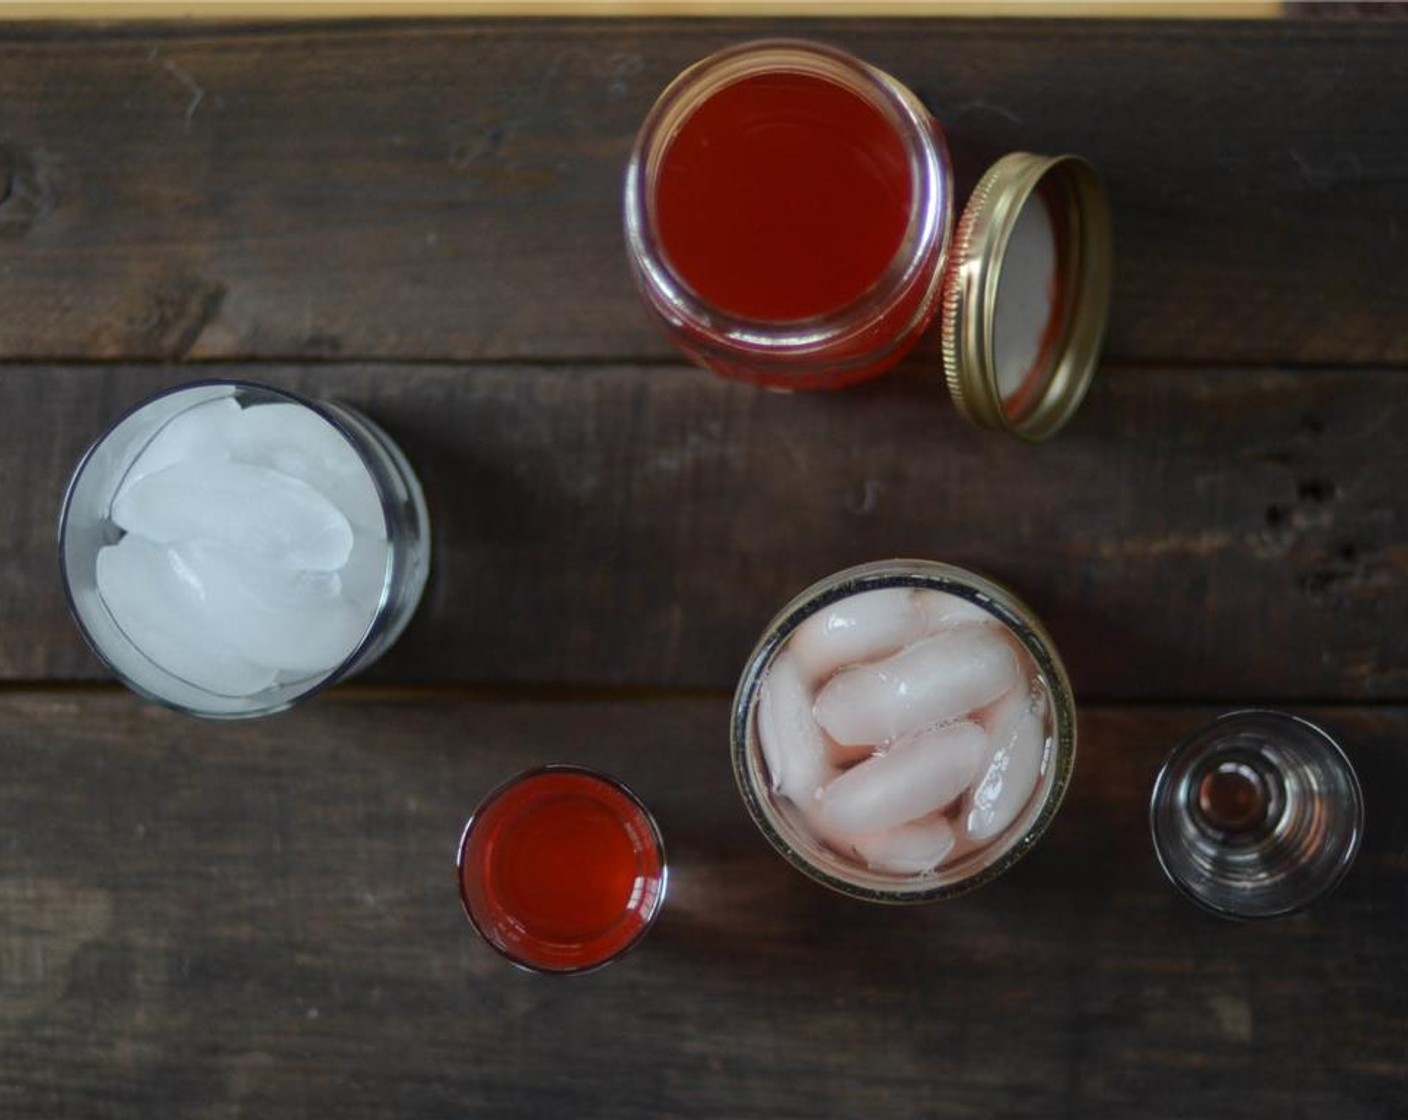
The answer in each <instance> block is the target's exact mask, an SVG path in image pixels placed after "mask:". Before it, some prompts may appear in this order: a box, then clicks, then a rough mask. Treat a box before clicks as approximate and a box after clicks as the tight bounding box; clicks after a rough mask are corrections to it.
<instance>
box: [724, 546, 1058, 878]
mask: <svg viewBox="0 0 1408 1120" xmlns="http://www.w3.org/2000/svg"><path fill="white" fill-rule="evenodd" d="M732 748H733V766H734V773H735V776H736V778H737V780H738V786H739V790H740V791H741V793H742V795H743V799H744V802H745V803H746V805H747V807H748V810H749V812H750V814H751V815H752V817H753V820H754V821H755V822H756V823H757V825H758V827H759V828H760V829H761V830H762V832H763V834H764V835H765V836H766V837H767V839H768V840H769V842H771V843H772V845H773V846H774V847H775V848H776V849H777V850H778V851H779V852H780V853H781V854H782V855H783V856H784V857H785V858H786V859H787V860H788V861H789V862H790V863H792V864H793V865H794V866H795V867H797V868H798V869H799V870H801V871H803V872H804V873H806V874H807V875H809V876H811V877H812V878H813V879H816V880H818V881H819V882H821V883H823V884H825V885H826V886H829V887H832V888H833V889H835V890H838V891H841V892H842V893H844V894H849V895H852V896H855V897H858V898H863V899H867V900H870V901H875V902H925V901H932V900H935V899H941V898H947V897H951V896H953V895H956V894H960V893H962V892H964V891H967V890H971V889H972V888H974V887H977V886H980V885H981V884H983V883H985V882H988V881H989V880H991V879H993V878H995V877H996V876H997V875H999V874H1001V873H1002V872H1003V871H1005V870H1006V869H1007V868H1008V867H1010V866H1011V865H1012V864H1013V863H1014V862H1016V860H1018V859H1019V858H1020V857H1021V856H1022V855H1023V854H1024V853H1025V852H1026V851H1028V850H1029V849H1030V848H1031V847H1032V845H1033V844H1035V843H1036V841H1037V840H1038V839H1039V838H1040V836H1041V835H1042V833H1043V832H1044V831H1045V830H1046V828H1047V826H1048V825H1049V824H1050V822H1051V819H1052V817H1053V816H1054V815H1055V812H1056V810H1057V808H1058V807H1059V805H1060V803H1061V798H1062V796H1063V795H1064V793H1065V790H1066V786H1067V785H1068V783H1069V781H1070V776H1071V770H1072V767H1073V765H1074V762H1075V748H1076V721H1075V701H1074V699H1073V697H1072V694H1071V687H1070V682H1069V680H1068V679H1067V676H1066V672H1065V669H1064V667H1063V666H1062V664H1061V661H1060V658H1059V657H1058V656H1057V653H1056V649H1055V646H1054V645H1053V644H1052V642H1051V639H1050V637H1049V636H1048V635H1047V633H1046V631H1045V630H1044V629H1043V628H1042V626H1041V624H1040V623H1039V622H1038V621H1037V619H1036V618H1035V616H1034V615H1033V614H1032V612H1031V611H1030V610H1029V609H1028V608H1027V607H1026V606H1025V605H1024V604H1023V603H1022V602H1021V601H1020V600H1018V599H1017V598H1016V597H1015V596H1014V595H1013V594H1012V593H1011V592H1009V591H1007V590H1006V589H1005V588H1003V587H1001V586H999V585H997V584H995V583H993V582H991V581H990V580H987V579H985V578H983V577H982V576H979V575H976V574H974V573H972V572H969V571H965V570H964V569H962V568H956V567H953V566H951V565H948V564H940V563H935V562H931V561H923V560H891V561H882V562H878V563H873V564H865V565H862V566H860V567H856V568H849V569H847V570H845V571H842V572H837V573H836V574H835V575H832V576H829V577H827V578H826V579H823V580H821V581H820V582H819V583H816V584H814V585H813V586H811V587H809V588H807V590H805V591H803V592H802V593H801V594H800V595H798V596H797V597H796V598H795V599H793V600H792V602H790V603H788V604H787V606H786V607H784V608H783V610H782V611H781V612H780V613H779V614H778V615H777V617H776V618H775V619H773V621H772V622H771V623H770V624H769V626H768V628H767V630H766V631H765V633H764V634H763V637H762V639H761V640H760V641H759V643H758V645H757V647H756V648H755V649H754V651H753V654H752V656H751V657H750V659H749V661H748V664H747V667H746V668H745V669H744V672H743V675H742V678H741V679H740V681H739V685H738V691H737V693H736V694H735V697H734V704H733V719H732Z"/></svg>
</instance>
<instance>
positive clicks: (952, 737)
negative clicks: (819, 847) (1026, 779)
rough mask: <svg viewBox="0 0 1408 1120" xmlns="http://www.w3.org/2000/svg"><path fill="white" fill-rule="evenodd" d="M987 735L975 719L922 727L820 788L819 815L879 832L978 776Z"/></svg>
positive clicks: (843, 827)
mask: <svg viewBox="0 0 1408 1120" xmlns="http://www.w3.org/2000/svg"><path fill="white" fill-rule="evenodd" d="M987 752H988V739H987V736H986V735H984V734H983V729H982V728H981V727H979V726H978V725H977V724H976V723H969V722H967V721H964V722H962V723H950V724H944V725H942V726H940V727H931V728H925V729H924V730H922V731H919V732H917V733H916V734H914V735H912V736H910V737H908V738H906V739H903V740H901V741H900V742H897V743H896V744H895V745H894V746H893V747H892V748H891V749H890V750H889V751H887V752H886V753H885V754H880V755H876V756H875V757H874V758H871V759H868V760H866V761H865V762H862V763H860V764H859V765H857V766H854V767H852V768H851V769H850V770H847V771H846V772H845V773H844V774H842V775H841V776H840V777H839V778H837V779H836V780H835V781H833V782H832V783H831V784H830V785H828V786H827V787H826V788H825V789H824V790H823V791H822V794H821V812H822V817H823V818H824V819H825V820H826V822H827V823H828V824H829V825H830V826H831V827H832V828H836V829H839V830H840V831H842V832H848V833H866V832H881V831H883V830H885V829H887V828H894V827H895V826H896V825H901V824H904V823H906V822H907V821H912V820H914V819H915V818H917V817H922V816H924V815H925V814H927V813H932V812H933V811H934V810H936V809H942V808H943V807H944V806H945V805H947V804H949V803H950V802H951V801H953V800H954V799H955V798H957V797H958V796H959V795H960V794H961V793H962V792H963V791H964V790H965V789H967V788H968V786H969V785H971V784H972V782H973V779H974V778H976V777H977V775H978V770H979V769H980V767H981V766H982V764H983V760H984V759H985V758H986V757H987Z"/></svg>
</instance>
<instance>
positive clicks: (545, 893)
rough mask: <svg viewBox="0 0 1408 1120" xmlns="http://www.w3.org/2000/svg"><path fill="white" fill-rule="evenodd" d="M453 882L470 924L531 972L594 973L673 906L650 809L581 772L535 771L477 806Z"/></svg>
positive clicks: (610, 782)
mask: <svg viewBox="0 0 1408 1120" xmlns="http://www.w3.org/2000/svg"><path fill="white" fill-rule="evenodd" d="M456 879H457V881H458V884H459V891H460V901H461V903H462V904H463V906H464V912H465V915H466V916H467V917H468V918H469V921H470V924H471V925H472V926H473V927H474V929H475V930H476V931H477V932H478V933H479V935H480V936H481V937H482V938H483V939H484V940H485V941H486V942H487V943H488V944H489V945H490V947H492V948H493V949H494V950H496V951H497V952H499V953H501V954H502V955H503V956H505V957H507V958H508V959H509V960H510V961H512V962H513V963H514V964H516V965H518V966H519V967H520V968H523V969H526V970H528V971H530V972H543V973H553V974H558V975H562V974H569V973H582V972H590V971H592V970H593V969H597V968H601V967H603V966H605V965H607V964H610V963H611V962H612V961H614V960H617V959H618V958H619V957H621V956H622V955H623V954H625V953H626V952H628V951H629V950H630V949H632V948H633V947H634V946H635V945H637V944H638V943H639V942H640V940H641V939H642V938H643V937H644V936H645V935H646V933H647V932H648V931H649V930H650V927H651V926H652V925H653V924H654V922H655V918H656V916H657V915H658V914H659V912H660V908H661V905H662V904H663V903H664V900H665V888H666V884H667V879H668V872H667V867H666V863H665V845H664V841H663V840H662V839H661V837H660V829H659V827H658V826H657V825H656V823H655V818H654V817H652V816H651V814H650V810H649V809H647V808H646V807H645V805H644V804H643V803H642V802H641V801H640V799H639V798H637V797H636V796H635V794H633V793H632V792H631V791H630V790H629V789H627V788H626V787H625V786H624V785H622V784H621V783H620V782H618V781H616V780H615V779H614V778H610V777H608V776H606V775H605V774H601V773H598V772H597V771H594V770H589V769H587V768H585V767H581V766H566V765H553V766H543V767H540V768H538V769H535V770H528V771H525V772H524V773H522V774H519V775H517V776H516V777H514V778H512V779H510V780H509V781H507V782H505V783H504V784H503V785H501V786H499V787H498V788H497V789H495V790H494V791H493V792H491V793H490V794H489V795H488V796H487V797H485V798H484V800H483V801H482V802H480V804H479V806H478V808H476V809H475V810H474V813H473V815H472V816H471V817H470V818H469V821H468V823H467V824H466V825H465V827H464V833H463V835H462V836H461V838H460V846H459V855H458V858H457V860H456Z"/></svg>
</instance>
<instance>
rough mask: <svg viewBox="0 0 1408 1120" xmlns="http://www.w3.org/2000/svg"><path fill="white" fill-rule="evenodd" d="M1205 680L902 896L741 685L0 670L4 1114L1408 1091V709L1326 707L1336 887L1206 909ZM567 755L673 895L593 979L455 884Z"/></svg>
mask: <svg viewBox="0 0 1408 1120" xmlns="http://www.w3.org/2000/svg"><path fill="white" fill-rule="evenodd" d="M1210 714H1211V712H1210V711H1209V710H1206V709H1185V708H1171V709H1142V710H1141V709H1130V708H1113V709H1111V708H1096V709H1087V710H1085V711H1084V712H1083V714H1082V727H1081V736H1082V741H1081V746H1080V752H1081V757H1080V762H1079V765H1078V767H1077V773H1076V779H1075V782H1074V784H1073V786H1072V789H1071V793H1070V796H1069V799H1068V801H1067V803H1066V805H1065V807H1064V808H1063V810H1062V813H1061V815H1060V816H1059V817H1058V818H1057V822H1056V824H1055V826H1054V828H1053V830H1052V832H1051V833H1050V835H1049V836H1048V837H1047V838H1046V840H1045V841H1044V842H1043V843H1042V845H1041V846H1040V847H1039V848H1038V849H1037V850H1036V852H1035V853H1034V854H1033V855H1032V856H1031V857H1029V858H1028V859H1027V860H1026V861H1025V862H1023V863H1022V864H1020V865H1019V866H1018V867H1017V868H1015V869H1014V870H1013V871H1012V872H1011V873H1009V874H1008V875H1007V876H1006V877H1004V878H1003V879H1002V880H1000V881H999V882H997V883H995V884H993V885H992V886H990V887H987V888H985V889H983V890H981V891H979V892H977V893H976V894H974V895H971V896H969V897H967V898H965V899H961V900H959V901H956V902H952V903H945V904H941V905H937V906H931V907H927V908H918V909H909V910H903V909H886V908H872V907H868V906H866V905H865V904H861V903H855V902H851V901H849V900H845V899H842V898H840V897H837V896H833V895H831V894H829V893H828V892H826V891H825V890H823V889H822V888H820V887H816V886H814V885H812V884H810V883H809V882H807V881H806V880H804V879H803V878H802V877H801V876H799V875H797V874H796V873H795V872H793V871H792V870H790V869H789V868H787V867H786V866H785V865H784V864H783V863H782V862H781V861H780V860H779V859H777V858H776V857H775V856H774V855H773V854H772V853H771V851H770V849H768V848H767V847H766V845H765V843H764V841H763V840H762V838H761V837H760V836H759V835H758V834H757V833H756V831H755V830H754V829H753V827H752V826H751V824H750V823H749V822H748V821H747V819H746V817H745V815H744V812H743V809H742V806H741V804H740V802H739V799H738V797H737V794H736V792H735V791H734V789H733V787H732V779H731V775H730V772H729V766H728V759H727V748H726V726H727V704H726V702H725V701H722V700H660V701H637V702H605V703H542V702H532V703H528V702H523V703H504V702H491V701H472V700H456V699H453V698H451V697H446V696H443V695H442V696H440V697H438V698H436V697H433V696H425V695H417V694H415V693H413V692H404V693H400V694H397V695H396V696H394V697H388V696H382V697H377V696H376V695H375V694H365V693H363V694H355V693H354V694H346V693H344V694H341V695H339V696H337V697H335V698H328V699H324V700H321V701H318V702H316V703H314V704H313V705H311V706H309V707H308V708H306V709H305V710H303V711H301V712H298V713H296V714H293V715H289V716H286V717H279V718H276V719H273V720H267V721H264V722H261V723H258V724H251V725H243V726H230V725H226V726H211V725H207V724H201V723H198V722H195V721H191V720H189V719H185V718H183V717H178V716H175V715H172V714H169V713H165V712H162V711H160V710H158V709H155V708H153V707H151V706H148V705H143V704H140V703H139V702H138V701H136V700H135V699H133V698H131V697H128V696H126V695H124V694H121V693H118V692H84V691H80V690H75V691H71V692H63V693H48V694H43V693H41V694H25V693H22V692H20V693H16V692H8V693H6V694H4V695H3V696H0V770H3V772H4V773H5V775H6V780H5V782H4V783H3V785H0V819H3V820H5V821H6V822H7V824H6V829H5V832H4V835H3V841H0V962H3V964H4V967H3V969H0V995H2V996H3V998H0V1111H3V1113H4V1115H5V1116H6V1117H7V1118H12V1120H32V1118H38V1117H44V1118H45V1120H59V1118H66V1117H105V1118H111V1120H126V1118H132V1120H148V1118H150V1117H152V1116H155V1115H162V1116H180V1117H188V1116H189V1117H236V1116H260V1117H266V1118H269V1120H279V1118H283V1117H308V1116H342V1117H347V1118H348V1120H360V1118H362V1117H368V1118H370V1117H384V1116H387V1115H396V1116H408V1117H409V1116H414V1117H418V1118H423V1120H433V1118H438V1117H446V1118H449V1117H466V1116H493V1117H496V1118H505V1120H507V1118H513V1117H525V1118H527V1117H531V1118H534V1120H538V1118H542V1117H545V1116H553V1117H565V1116H573V1117H609V1118H612V1120H646V1118H650V1120H657V1118H661V1117H719V1116H729V1117H738V1118H747V1117H767V1118H769V1120H785V1118H791V1117H797V1118H807V1120H810V1118H814V1117H817V1116H838V1117H839V1116H871V1117H891V1116H894V1117H899V1116H921V1117H990V1116H1003V1117H1012V1118H1024V1117H1033V1118H1036V1117H1040V1118H1043V1120H1045V1118H1048V1117H1051V1116H1070V1117H1082V1118H1095V1120H1100V1118H1105V1117H1109V1118H1116V1117H1119V1118H1123V1117H1128V1116H1131V1115H1138V1116H1140V1117H1145V1118H1149V1120H1157V1118H1163V1117H1169V1118H1175V1117H1188V1116H1218V1117H1222V1118H1227V1120H1240V1118H1248V1120H1251V1118H1263V1117H1265V1116H1268V1115H1285V1116H1311V1115H1319V1116H1334V1117H1336V1118H1338V1120H1368V1118H1377V1117H1390V1116H1395V1115H1398V1114H1399V1112H1398V1110H1399V1108H1400V1106H1401V1102H1402V1100H1403V1093H1404V1091H1405V1080H1404V1064H1403V1061H1404V1054H1405V1052H1408V993H1405V990H1404V988H1403V986H1402V984H1401V983H1399V982H1398V980H1399V978H1401V976H1402V974H1403V969H1404V966H1405V963H1408V962H1406V961H1405V949H1404V942H1403V937H1402V930H1403V926H1404V922H1405V921H1408V910H1405V907H1406V906H1408V890H1405V885H1408V880H1405V873H1406V872H1405V865H1404V860H1403V851H1404V847H1405V844H1406V843H1408V824H1405V820H1404V817H1403V814H1402V813H1401V812H1400V811H1399V806H1398V791H1401V790H1402V789H1403V787H1404V784H1405V782H1408V756H1405V754H1404V752H1403V750H1402V742H1403V739H1404V736H1405V735H1408V710H1405V709H1402V708H1393V709H1331V710H1327V711H1323V712H1314V711H1312V712H1310V713H1309V714H1311V715H1312V716H1313V717H1314V718H1317V719H1320V720H1322V721H1323V722H1325V723H1326V725H1327V726H1329V727H1331V728H1332V729H1334V730H1335V731H1336V732H1337V733H1338V734H1340V735H1341V736H1342V737H1343V739H1344V742H1345V743H1346V746H1347V749H1348V750H1349V752H1350V753H1351V754H1352V756H1353V758H1354V761H1355V763H1356V765H1357V766H1358V767H1359V769H1360V773H1361V775H1362V777H1363V778H1364V784H1365V788H1366V791H1367V793H1368V797H1369V804H1368V809H1369V822H1370V823H1369V827H1368V831H1367V834H1366V839H1365V846H1364V850H1363V852H1362V854H1361V856H1360V859H1359V862H1358V864H1357V866H1356V867H1355V869H1354V870H1353V871H1352V872H1351V874H1350V876H1349V878H1348V879H1347V880H1346V882H1345V883H1344V884H1343V886H1342V887H1341V888H1340V889H1339V891H1338V892H1337V893H1336V894H1335V895H1333V896H1332V897H1331V898H1330V899H1328V900H1326V901H1325V902H1324V903H1323V904H1322V905H1321V906H1319V907H1318V908H1316V909H1314V910H1312V911H1311V912H1309V913H1307V914H1305V915H1303V916H1300V917H1297V918H1294V919H1290V920H1286V921H1283V922H1279V923H1272V924H1269V925H1264V926H1238V925H1235V924H1230V923H1225V922H1221V921H1219V920H1217V919H1214V918H1211V917H1207V916H1205V915H1203V914H1201V913H1199V912H1198V911H1196V910H1195V909H1193V908H1192V907H1191V906H1189V905H1188V904H1187V903H1185V902H1184V901H1182V900H1181V899H1180V898H1178V897H1177V896H1176V895H1175V894H1174V893H1173V891H1172V890H1171V889H1170V888H1169V887H1167V886H1166V885H1165V883H1164V882H1163V880H1162V878H1161V876H1160V873H1159V871H1158V869H1157V867H1156V865H1155V862H1154V859H1153V855H1152V852H1151V850H1150V847H1149V843H1148V840H1147V834H1146V825H1145V815H1144V803H1145V798H1146V797H1147V794H1148V790H1149V786H1150V783H1151V781H1152V778H1153V775H1154V772H1155V770H1156V769H1157V766H1158V764H1159V762H1160V760H1161V758H1162V756H1163V754H1164V752H1165V751H1166V750H1167V748H1168V747H1169V745H1170V744H1171V743H1172V742H1173V741H1176V740H1177V739H1178V738H1180V737H1182V736H1184V735H1186V734H1187V733H1189V732H1190V731H1192V730H1193V729H1194V728H1196V727H1197V726H1198V725H1199V724H1200V723H1201V722H1202V721H1203V720H1204V719H1205V718H1207V717H1208V716H1209V715H1210ZM561 758H571V759H574V760H577V761H581V762H585V763H589V764H592V765H596V766H599V767H602V768H605V769H607V770H609V771H610V772H613V773H615V774H616V775H617V776H619V777H621V778H622V779H624V780H626V781H627V782H628V783H630V784H632V785H633V786H634V787H635V788H636V789H637V791H638V792H639V793H640V794H641V796H642V797H643V798H644V799H645V800H646V801H647V802H648V803H649V804H650V805H651V806H652V807H653V809H654V810H655V812H656V813H657V815H658V817H659V819H660V822H661V826H662V828H663V830H664V833H665V837H666V842H667V844H668V846H669V851H670V857H671V873H672V881H671V894H670V897H669V900H668V902H667V905H666V909H665V912H664V914H663V916H662V918H661V921H660V923H659V925H658V926H657V927H656V929H655V930H654V931H653V932H652V934H651V936H650V937H649V939H648V940H647V941H646V942H645V943H644V944H643V945H642V946H641V948H640V949H639V950H637V951H636V952H635V953H634V954H633V955H631V956H630V957H628V958H627V959H626V960H624V961H622V962H620V963H619V964H617V965H615V966H613V967H611V968H609V969H607V970H606V971H605V972H602V973H599V974H596V975H593V976H588V977H583V978H579V979H572V980H566V981H563V980H553V979H545V978H541V977H534V976H528V975H524V974H522V973H518V972H516V971H514V970H513V969H512V968H510V967H509V966H508V965H507V964H505V963H504V962H503V961H502V960H501V959H499V958H498V957H497V956H495V955H494V954H493V953H491V952H490V951H489V950H488V949H487V948H485V947H484V946H482V945H481V944H479V943H478V942H477V941H476V940H475V939H474V937H473V936H472V934H471V932H470V930H469V928H468V926H467V924H466V923H465V921H464V919H463V917H462V916H461V914H460V912H459V908H458V900H457V898H456V895H455V890H454V883H453V874H452V859H453V851H454V846H455V843H456V840H457V838H458V833H459V829H460V826H461V824H462V822H463V820H464V818H465V817H466V815H467V814H468V812H469V810H470V808H471V807H472V806H473V804H474V802H475V800H476V799H477V798H478V797H479V796H480V795H482V794H483V793H484V792H485V791H486V790H487V789H488V788H489V787H490V786H491V785H493V784H494V783H497V782H498V781H499V780H501V779H502V778H504V777H506V776H508V775H509V774H511V773H513V772H515V771H516V770H518V769H520V768H522V767H525V766H529V765H532V764H535V763H538V762H542V761H545V760H551V759H561Z"/></svg>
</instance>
